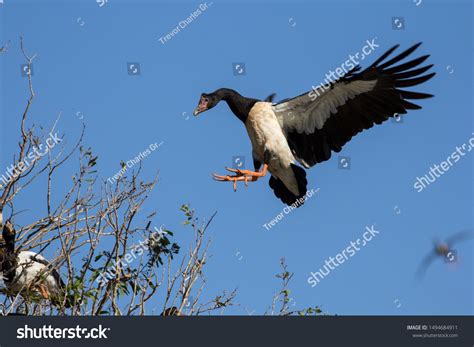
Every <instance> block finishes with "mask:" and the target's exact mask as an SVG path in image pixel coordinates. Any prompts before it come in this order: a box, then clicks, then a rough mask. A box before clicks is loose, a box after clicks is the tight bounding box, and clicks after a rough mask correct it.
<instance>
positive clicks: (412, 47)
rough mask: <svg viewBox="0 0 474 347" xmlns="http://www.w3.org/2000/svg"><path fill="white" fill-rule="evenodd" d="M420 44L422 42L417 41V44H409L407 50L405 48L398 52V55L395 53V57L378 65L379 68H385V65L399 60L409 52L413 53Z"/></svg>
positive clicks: (387, 65)
mask: <svg viewBox="0 0 474 347" xmlns="http://www.w3.org/2000/svg"><path fill="white" fill-rule="evenodd" d="M421 44H422V42H418V43H417V44H415V45H413V46H411V47H410V48H408V49H407V50H405V51H404V52H402V53H400V54H399V55H397V56H396V57H394V58H392V59H390V60H389V61H387V62H386V63H384V64H382V65H380V66H378V67H379V68H380V69H385V68H386V67H389V66H391V65H393V64H395V63H397V62H399V61H400V60H402V59H404V58H406V57H408V56H409V55H410V54H411V53H413V52H414V51H415V50H416V49H417V48H418V47H420V45H421Z"/></svg>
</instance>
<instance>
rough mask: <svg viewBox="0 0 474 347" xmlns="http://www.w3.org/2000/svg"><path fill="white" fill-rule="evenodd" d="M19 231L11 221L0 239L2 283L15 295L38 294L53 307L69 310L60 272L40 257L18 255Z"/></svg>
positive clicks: (22, 252)
mask: <svg viewBox="0 0 474 347" xmlns="http://www.w3.org/2000/svg"><path fill="white" fill-rule="evenodd" d="M15 238H16V231H15V228H14V227H13V224H12V223H11V221H7V222H6V223H5V225H4V226H3V230H2V237H1V239H0V271H1V272H2V276H3V281H4V284H5V286H6V288H7V289H8V291H9V292H10V293H12V294H15V295H16V294H18V293H31V292H32V293H39V294H40V295H41V297H43V298H44V299H47V300H50V301H51V302H52V303H53V304H54V305H57V306H61V305H62V304H63V301H64V307H66V308H67V307H69V306H70V302H71V301H70V298H67V297H66V299H65V300H63V299H61V298H62V297H64V292H65V284H64V282H63V281H62V279H61V276H60V275H59V273H58V271H57V270H56V269H54V268H53V267H52V265H51V264H50V263H49V262H48V261H47V260H46V259H45V258H44V257H43V256H41V255H40V254H37V253H35V252H31V251H20V252H17V251H15Z"/></svg>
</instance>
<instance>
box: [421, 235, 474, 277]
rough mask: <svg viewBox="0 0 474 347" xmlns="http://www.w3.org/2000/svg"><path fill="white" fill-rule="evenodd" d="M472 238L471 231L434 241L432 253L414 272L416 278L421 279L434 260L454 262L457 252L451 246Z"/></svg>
mask: <svg viewBox="0 0 474 347" xmlns="http://www.w3.org/2000/svg"><path fill="white" fill-rule="evenodd" d="M472 237H473V233H472V230H463V231H460V232H457V233H455V234H453V235H451V236H450V237H448V238H447V239H446V240H444V241H442V242H439V241H435V242H434V247H433V249H432V251H431V252H430V253H428V254H427V255H426V256H425V257H424V258H423V261H422V262H421V264H420V267H419V268H418V271H417V272H416V274H417V276H418V277H422V276H423V275H424V274H425V272H426V270H427V269H428V267H429V266H430V265H431V263H433V261H434V260H435V259H436V258H443V259H445V261H447V262H456V260H457V252H456V251H455V250H454V248H453V246H454V245H455V244H457V243H460V242H463V241H466V240H469V239H471V238H472Z"/></svg>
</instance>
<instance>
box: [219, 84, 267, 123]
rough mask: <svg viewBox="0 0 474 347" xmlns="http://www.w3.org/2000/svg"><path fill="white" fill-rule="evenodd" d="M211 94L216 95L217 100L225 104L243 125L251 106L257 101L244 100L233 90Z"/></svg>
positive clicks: (244, 98)
mask: <svg viewBox="0 0 474 347" xmlns="http://www.w3.org/2000/svg"><path fill="white" fill-rule="evenodd" d="M213 94H214V95H216V96H217V98H218V99H219V100H224V101H225V102H227V105H229V108H230V109H231V111H232V112H233V113H234V114H235V115H236V116H237V118H239V119H240V120H241V121H242V122H244V123H245V121H246V120H247V117H248V115H249V112H250V110H251V108H252V107H253V105H255V103H256V102H258V101H259V100H257V99H251V98H246V97H244V96H242V95H240V94H239V93H237V92H236V91H235V90H232V89H228V88H221V89H218V90H216V91H215V92H214V93H213Z"/></svg>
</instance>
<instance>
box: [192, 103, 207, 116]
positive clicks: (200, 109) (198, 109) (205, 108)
mask: <svg viewBox="0 0 474 347" xmlns="http://www.w3.org/2000/svg"><path fill="white" fill-rule="evenodd" d="M206 110H207V107H206V106H201V105H199V106H198V107H196V109H195V110H194V112H193V115H194V116H197V115H198V114H199V113H202V112H204V111H206Z"/></svg>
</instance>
